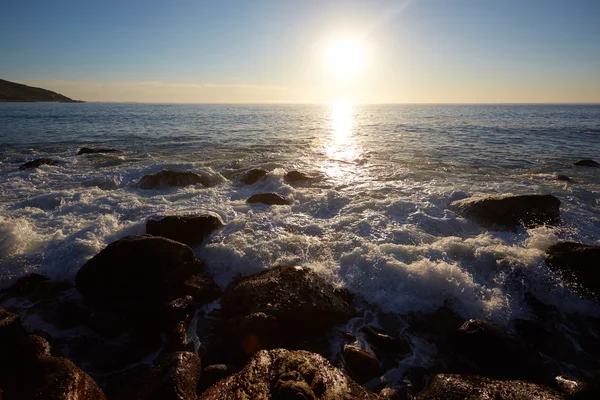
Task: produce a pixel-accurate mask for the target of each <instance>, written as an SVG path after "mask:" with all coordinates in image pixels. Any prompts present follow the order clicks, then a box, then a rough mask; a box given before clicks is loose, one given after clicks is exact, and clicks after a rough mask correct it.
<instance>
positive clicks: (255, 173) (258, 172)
mask: <svg viewBox="0 0 600 400" xmlns="http://www.w3.org/2000/svg"><path fill="white" fill-rule="evenodd" d="M266 175H267V171H265V170H264V169H262V168H255V169H251V170H250V171H248V172H246V174H245V175H244V176H243V177H242V179H240V180H241V181H242V182H243V183H245V184H246V185H252V184H254V183H256V182H257V181H258V180H260V179H262V178H264V177H265V176H266Z"/></svg>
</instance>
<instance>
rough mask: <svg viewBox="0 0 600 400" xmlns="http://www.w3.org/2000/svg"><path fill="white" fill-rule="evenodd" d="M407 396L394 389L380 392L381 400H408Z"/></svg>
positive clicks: (385, 389)
mask: <svg viewBox="0 0 600 400" xmlns="http://www.w3.org/2000/svg"><path fill="white" fill-rule="evenodd" d="M407 399H408V397H407V396H406V394H400V393H398V391H397V390H395V389H392V388H384V389H383V390H382V391H381V392H379V400H407Z"/></svg>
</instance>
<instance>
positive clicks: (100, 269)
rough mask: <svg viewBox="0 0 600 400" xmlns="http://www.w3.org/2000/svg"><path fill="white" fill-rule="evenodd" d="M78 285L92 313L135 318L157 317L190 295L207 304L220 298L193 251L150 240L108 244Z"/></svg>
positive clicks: (142, 238) (129, 238)
mask: <svg viewBox="0 0 600 400" xmlns="http://www.w3.org/2000/svg"><path fill="white" fill-rule="evenodd" d="M196 278H197V279H196ZM75 283H76V286H77V290H79V292H80V293H81V294H83V297H84V299H85V301H86V303H88V304H89V305H90V306H91V307H92V308H96V309H107V310H112V311H114V312H117V313H125V314H128V313H131V314H134V315H135V314H139V313H156V311H157V309H158V308H159V307H161V306H162V304H164V303H165V302H166V301H167V300H168V298H174V297H181V296H185V295H187V294H189V295H191V296H192V297H194V300H196V301H197V302H199V303H202V304H204V303H205V302H207V301H211V300H213V299H214V298H216V297H218V295H219V289H218V286H216V284H215V283H214V281H213V280H212V278H210V277H208V276H207V275H206V273H205V272H204V271H203V268H202V264H201V263H200V262H197V261H196V260H195V258H194V252H193V251H192V249H191V248H189V247H188V246H186V245H184V244H182V243H179V242H175V241H173V240H170V239H166V238H162V237H155V236H151V235H134V236H127V237H124V238H122V239H119V240H117V241H116V242H113V243H111V244H109V245H108V246H107V247H106V248H105V249H104V250H102V251H101V252H100V253H98V254H97V255H95V256H94V257H93V258H92V259H90V260H89V261H88V262H86V263H85V264H84V265H83V266H82V267H81V268H80V269H79V271H78V272H77V276H76V277H75ZM198 286H201V287H200V288H199V287H198ZM194 289H197V290H194Z"/></svg>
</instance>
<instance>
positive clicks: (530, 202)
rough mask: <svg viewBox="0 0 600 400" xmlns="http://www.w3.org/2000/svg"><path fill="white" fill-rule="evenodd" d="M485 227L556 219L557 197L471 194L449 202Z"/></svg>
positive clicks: (511, 226)
mask: <svg viewBox="0 0 600 400" xmlns="http://www.w3.org/2000/svg"><path fill="white" fill-rule="evenodd" d="M451 208H453V209H455V210H457V211H458V212H459V213H460V214H462V215H463V216H464V217H466V218H471V219H474V220H475V221H477V222H478V223H479V224H481V225H483V226H485V227H501V228H508V229H514V228H517V227H518V226H524V227H526V228H530V227H535V226H540V225H546V224H548V225H556V224H558V223H560V200H559V199H557V198H556V197H554V196H552V195H524V196H505V197H501V196H498V197H471V198H468V199H463V200H458V201H455V202H453V203H452V204H451Z"/></svg>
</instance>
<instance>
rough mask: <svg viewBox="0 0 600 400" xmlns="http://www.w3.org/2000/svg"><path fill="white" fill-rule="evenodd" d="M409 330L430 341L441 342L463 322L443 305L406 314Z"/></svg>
mask: <svg viewBox="0 0 600 400" xmlns="http://www.w3.org/2000/svg"><path fill="white" fill-rule="evenodd" d="M406 319H407V321H408V322H409V326H410V328H409V330H410V332H412V333H413V334H415V335H417V336H419V337H421V338H423V339H425V340H427V341H429V342H432V343H436V344H438V346H439V345H440V344H443V343H445V342H446V340H447V339H448V337H449V336H451V335H453V334H454V333H455V332H456V331H457V330H458V328H460V326H461V325H462V324H463V323H464V322H465V320H464V319H463V318H461V317H459V316H458V315H457V314H456V313H455V312H454V311H453V310H452V309H451V308H449V307H446V306H443V307H440V308H438V309H437V310H435V311H433V312H431V313H422V312H415V313H412V314H409V315H407V316H406Z"/></svg>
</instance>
